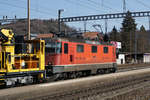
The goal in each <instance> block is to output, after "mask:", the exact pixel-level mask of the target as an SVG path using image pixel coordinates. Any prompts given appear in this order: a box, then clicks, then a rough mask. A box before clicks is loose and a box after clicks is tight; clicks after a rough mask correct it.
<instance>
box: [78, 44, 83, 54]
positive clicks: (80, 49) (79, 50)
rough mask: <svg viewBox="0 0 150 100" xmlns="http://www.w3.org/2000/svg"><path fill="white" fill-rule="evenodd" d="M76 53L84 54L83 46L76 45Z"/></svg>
mask: <svg viewBox="0 0 150 100" xmlns="http://www.w3.org/2000/svg"><path fill="white" fill-rule="evenodd" d="M77 52H79V53H82V52H84V46H83V45H79V44H78V45H77Z"/></svg>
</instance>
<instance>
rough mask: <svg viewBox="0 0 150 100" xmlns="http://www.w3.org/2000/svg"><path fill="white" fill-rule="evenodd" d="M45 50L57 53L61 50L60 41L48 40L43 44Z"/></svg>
mask: <svg viewBox="0 0 150 100" xmlns="http://www.w3.org/2000/svg"><path fill="white" fill-rule="evenodd" d="M45 52H46V53H51V54H53V53H54V54H59V53H61V52H62V45H61V42H49V43H46V45H45Z"/></svg>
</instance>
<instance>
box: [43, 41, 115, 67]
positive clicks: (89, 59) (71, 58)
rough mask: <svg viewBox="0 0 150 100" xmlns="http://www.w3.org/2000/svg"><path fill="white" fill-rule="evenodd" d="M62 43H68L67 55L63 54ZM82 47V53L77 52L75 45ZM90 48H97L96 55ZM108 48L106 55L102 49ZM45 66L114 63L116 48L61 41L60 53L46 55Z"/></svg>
mask: <svg viewBox="0 0 150 100" xmlns="http://www.w3.org/2000/svg"><path fill="white" fill-rule="evenodd" d="M64 43H68V54H64ZM78 44H79V45H84V52H82V53H79V52H77V45H78ZM91 46H97V53H92V51H91ZM104 47H108V53H104V50H103V48H104ZM45 60H46V65H48V64H52V65H54V66H55V65H58V66H59V65H74V64H97V63H116V48H115V46H113V45H102V44H101V45H96V44H87V43H76V42H66V41H62V53H60V54H49V53H46V59H45Z"/></svg>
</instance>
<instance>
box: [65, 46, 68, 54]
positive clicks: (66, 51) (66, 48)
mask: <svg viewBox="0 0 150 100" xmlns="http://www.w3.org/2000/svg"><path fill="white" fill-rule="evenodd" d="M64 54H68V43H64Z"/></svg>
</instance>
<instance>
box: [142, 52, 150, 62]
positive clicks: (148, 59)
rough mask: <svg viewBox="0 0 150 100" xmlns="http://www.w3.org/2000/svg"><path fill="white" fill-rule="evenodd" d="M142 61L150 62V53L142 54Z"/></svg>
mask: <svg viewBox="0 0 150 100" xmlns="http://www.w3.org/2000/svg"><path fill="white" fill-rule="evenodd" d="M143 62H144V63H149V62H150V54H144V59H143Z"/></svg>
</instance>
